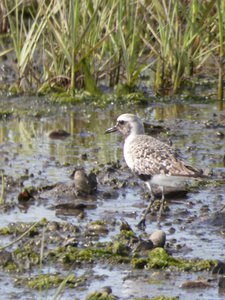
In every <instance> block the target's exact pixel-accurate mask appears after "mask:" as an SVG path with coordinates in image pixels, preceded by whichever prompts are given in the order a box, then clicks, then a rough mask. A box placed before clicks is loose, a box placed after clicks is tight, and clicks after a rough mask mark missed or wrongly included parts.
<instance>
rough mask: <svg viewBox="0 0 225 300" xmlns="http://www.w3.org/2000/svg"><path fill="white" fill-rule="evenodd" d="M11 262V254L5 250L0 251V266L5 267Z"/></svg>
mask: <svg viewBox="0 0 225 300" xmlns="http://www.w3.org/2000/svg"><path fill="white" fill-rule="evenodd" d="M10 262H12V254H11V253H10V252H8V251H6V250H2V251H0V266H2V267H5V266H7V264H8V263H10Z"/></svg>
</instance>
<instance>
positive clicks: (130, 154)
mask: <svg viewBox="0 0 225 300" xmlns="http://www.w3.org/2000/svg"><path fill="white" fill-rule="evenodd" d="M115 131H119V132H120V133H122V135H123V136H124V138H125V143H124V147H123V154H124V158H125V161H126V163H127V165H128V167H129V168H130V169H131V171H132V172H133V173H134V174H136V175H137V176H138V177H139V178H140V179H142V180H143V181H144V182H145V183H146V185H147V186H148V188H149V190H150V194H151V200H150V203H149V205H148V207H147V209H146V210H145V212H144V214H143V216H142V218H141V220H140V222H139V223H138V225H137V226H138V227H144V226H145V219H146V215H147V214H148V213H149V211H150V210H151V207H152V204H153V202H154V199H155V197H154V194H153V192H152V188H151V185H152V184H154V185H158V186H159V187H160V189H161V191H162V198H161V205H160V210H159V219H158V220H160V216H161V212H162V208H163V203H164V187H177V186H179V185H180V184H181V183H183V182H185V180H187V178H193V177H201V176H202V170H199V169H197V168H194V167H192V166H190V165H189V164H188V163H186V162H185V161H183V160H182V159H181V158H180V157H179V155H178V154H177V153H176V151H175V150H174V149H173V148H171V147H170V146H169V145H167V144H165V143H163V142H161V141H159V140H157V139H156V138H153V137H151V136H148V135H145V132H144V126H143V123H142V121H141V119H140V118H139V117H138V116H136V115H133V114H122V115H120V116H119V117H118V119H117V123H116V125H115V126H113V127H112V128H109V129H108V130H106V132H105V133H111V132H115Z"/></svg>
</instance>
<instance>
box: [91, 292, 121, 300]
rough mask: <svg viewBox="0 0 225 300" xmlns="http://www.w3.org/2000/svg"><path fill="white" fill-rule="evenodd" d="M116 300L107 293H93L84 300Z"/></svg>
mask: <svg viewBox="0 0 225 300" xmlns="http://www.w3.org/2000/svg"><path fill="white" fill-rule="evenodd" d="M116 299H117V298H116V297H115V296H114V295H112V294H108V293H107V292H103V293H101V292H98V291H96V292H93V293H91V294H89V295H87V297H86V298H85V300H116Z"/></svg>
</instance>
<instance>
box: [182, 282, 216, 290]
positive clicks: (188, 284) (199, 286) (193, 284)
mask: <svg viewBox="0 0 225 300" xmlns="http://www.w3.org/2000/svg"><path fill="white" fill-rule="evenodd" d="M180 287H181V288H183V289H205V288H209V287H211V284H210V283H209V282H208V281H207V280H193V281H192V280H191V281H186V282H184V283H182V284H181V286H180Z"/></svg>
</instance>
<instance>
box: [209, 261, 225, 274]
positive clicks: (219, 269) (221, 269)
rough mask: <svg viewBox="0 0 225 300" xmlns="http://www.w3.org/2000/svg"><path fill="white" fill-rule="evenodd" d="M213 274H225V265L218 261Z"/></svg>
mask: <svg viewBox="0 0 225 300" xmlns="http://www.w3.org/2000/svg"><path fill="white" fill-rule="evenodd" d="M212 274H225V263H224V262H222V261H218V263H217V265H216V266H215V267H213V269H212Z"/></svg>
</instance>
